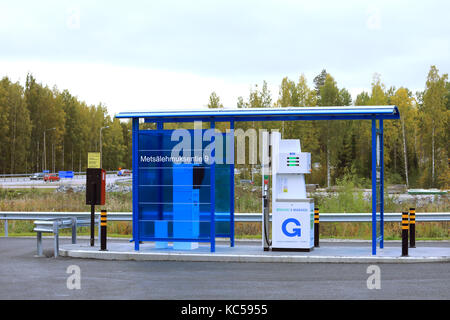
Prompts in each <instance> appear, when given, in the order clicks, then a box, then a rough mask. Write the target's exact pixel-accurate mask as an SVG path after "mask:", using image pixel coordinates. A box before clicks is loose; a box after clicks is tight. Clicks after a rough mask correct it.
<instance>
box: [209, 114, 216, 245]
mask: <svg viewBox="0 0 450 320" xmlns="http://www.w3.org/2000/svg"><path fill="white" fill-rule="evenodd" d="M215 127H216V123H215V121H211V126H210V128H211V129H213V130H215ZM215 141H216V137H215V135H214V134H213V135H212V137H211V143H212V145H213V148H212V151H211V157H212V163H211V165H210V168H211V170H210V180H211V182H210V185H211V187H210V195H211V201H210V203H211V204H210V208H211V226H210V228H211V233H210V237H211V252H215V251H216V217H215V211H216V159H215V156H216V146H215Z"/></svg>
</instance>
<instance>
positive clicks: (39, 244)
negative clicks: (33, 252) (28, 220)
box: [37, 231, 42, 257]
mask: <svg viewBox="0 0 450 320" xmlns="http://www.w3.org/2000/svg"><path fill="white" fill-rule="evenodd" d="M37 255H38V256H39V257H41V256H42V232H40V231H38V232H37Z"/></svg>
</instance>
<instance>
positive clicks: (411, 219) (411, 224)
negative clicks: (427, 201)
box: [409, 208, 416, 248]
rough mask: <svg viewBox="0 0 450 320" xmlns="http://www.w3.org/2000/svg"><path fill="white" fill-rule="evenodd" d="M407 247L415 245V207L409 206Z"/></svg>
mask: <svg viewBox="0 0 450 320" xmlns="http://www.w3.org/2000/svg"><path fill="white" fill-rule="evenodd" d="M409 247H410V248H415V247H416V208H409Z"/></svg>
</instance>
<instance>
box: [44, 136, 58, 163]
mask: <svg viewBox="0 0 450 320" xmlns="http://www.w3.org/2000/svg"><path fill="white" fill-rule="evenodd" d="M55 129H56V128H50V129H46V130H44V171H47V154H46V150H45V133H46V132H47V131H50V130H55Z"/></svg>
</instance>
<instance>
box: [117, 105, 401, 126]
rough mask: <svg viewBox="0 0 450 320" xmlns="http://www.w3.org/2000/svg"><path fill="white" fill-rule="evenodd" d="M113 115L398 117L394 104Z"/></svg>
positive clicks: (168, 118) (172, 118)
mask: <svg viewBox="0 0 450 320" xmlns="http://www.w3.org/2000/svg"><path fill="white" fill-rule="evenodd" d="M116 118H144V119H145V120H146V122H154V121H163V122H191V121H280V120H287V121H288V120H294V121H295V120H363V119H367V120H369V119H379V120H381V119H399V118H400V113H399V111H398V108H397V107H396V106H361V107H348V106H341V107H339V106H336V107H287V108H241V109H226V108H224V109H207V108H203V109H196V110H167V111H146V112H142V111H141V112H120V113H119V114H117V115H116Z"/></svg>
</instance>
